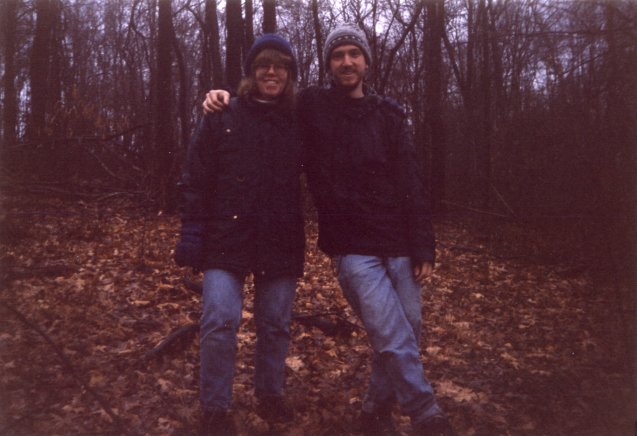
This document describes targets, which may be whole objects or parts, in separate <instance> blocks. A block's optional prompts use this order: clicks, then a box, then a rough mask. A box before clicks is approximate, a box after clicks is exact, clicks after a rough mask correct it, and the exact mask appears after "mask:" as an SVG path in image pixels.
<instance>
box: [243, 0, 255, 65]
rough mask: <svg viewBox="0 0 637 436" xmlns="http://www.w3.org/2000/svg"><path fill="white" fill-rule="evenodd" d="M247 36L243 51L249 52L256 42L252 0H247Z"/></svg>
mask: <svg viewBox="0 0 637 436" xmlns="http://www.w3.org/2000/svg"><path fill="white" fill-rule="evenodd" d="M244 25H245V36H244V45H243V52H244V53H247V52H248V50H250V47H252V44H253V43H254V4H253V3H252V0H245V24H244Z"/></svg>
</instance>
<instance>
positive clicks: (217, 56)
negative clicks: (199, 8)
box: [203, 0, 224, 91]
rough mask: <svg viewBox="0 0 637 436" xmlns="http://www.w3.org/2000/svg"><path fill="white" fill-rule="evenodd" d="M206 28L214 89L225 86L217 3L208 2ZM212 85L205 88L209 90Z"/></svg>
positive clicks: (210, 0)
mask: <svg viewBox="0 0 637 436" xmlns="http://www.w3.org/2000/svg"><path fill="white" fill-rule="evenodd" d="M206 26H207V30H208V32H209V33H208V44H207V46H208V51H209V55H210V61H211V63H212V88H214V89H219V88H221V87H222V86H223V83H224V82H223V65H222V63H221V49H220V44H219V21H218V18H217V1H216V0H206ZM209 86H210V83H208V84H206V85H205V87H204V88H203V90H204V91H207V90H208V87H209Z"/></svg>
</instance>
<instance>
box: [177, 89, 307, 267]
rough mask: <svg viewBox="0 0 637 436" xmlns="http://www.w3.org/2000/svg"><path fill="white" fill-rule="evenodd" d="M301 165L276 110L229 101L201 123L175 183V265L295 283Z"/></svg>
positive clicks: (288, 121)
mask: <svg viewBox="0 0 637 436" xmlns="http://www.w3.org/2000/svg"><path fill="white" fill-rule="evenodd" d="M301 159H302V152H301V145H300V141H299V138H298V132H297V129H296V121H295V119H293V117H291V116H290V115H289V113H288V112H283V111H281V110H279V109H278V108H277V107H276V106H272V105H267V104H263V103H257V102H254V101H252V100H251V99H249V98H247V97H244V98H233V99H232V100H231V104H230V107H229V109H228V110H225V111H223V112H220V113H215V114H208V115H205V116H204V117H203V118H202V119H201V121H200V123H199V126H198V128H197V130H196V132H195V134H194V136H193V138H192V141H191V144H190V147H189V150H188V156H187V162H186V164H185V168H184V171H183V175H182V180H181V186H182V192H183V210H182V239H181V241H180V243H179V244H178V246H177V250H176V253H175V254H176V256H175V257H176V260H177V262H178V263H181V264H189V265H190V266H193V267H196V268H198V269H202V270H205V269H210V268H221V269H226V270H229V271H232V272H236V273H238V274H245V273H247V272H250V271H251V272H253V273H254V274H255V275H256V276H259V277H269V278H274V277H277V276H281V275H294V276H300V275H302V273H303V260H304V243H305V238H304V231H303V219H302V212H301V200H300V195H301V192H300V180H299V176H300V172H301V168H302V166H301ZM193 233H194V234H195V235H197V234H199V239H197V238H196V237H195V238H193V237H192V234H193ZM193 242H194V243H193ZM197 242H199V243H200V244H199V245H197Z"/></svg>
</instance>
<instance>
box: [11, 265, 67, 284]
mask: <svg viewBox="0 0 637 436" xmlns="http://www.w3.org/2000/svg"><path fill="white" fill-rule="evenodd" d="M76 271H77V267H74V266H70V265H45V266H34V267H30V268H19V267H14V268H10V269H7V270H6V271H5V275H6V280H8V281H11V280H22V279H30V278H33V277H62V276H67V275H69V274H73V273H74V272H76Z"/></svg>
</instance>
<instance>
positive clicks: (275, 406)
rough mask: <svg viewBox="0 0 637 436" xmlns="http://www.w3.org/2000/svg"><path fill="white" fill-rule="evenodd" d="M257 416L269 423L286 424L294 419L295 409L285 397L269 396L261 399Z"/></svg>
mask: <svg viewBox="0 0 637 436" xmlns="http://www.w3.org/2000/svg"><path fill="white" fill-rule="evenodd" d="M257 415H259V417H260V418H261V419H263V420H265V421H267V422H269V423H277V424H280V423H286V422H291V421H292V420H293V419H294V409H293V408H292V406H290V405H289V404H288V403H287V401H285V399H284V398H283V397H279V396H276V395H268V396H265V397H261V398H259V404H258V405H257Z"/></svg>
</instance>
